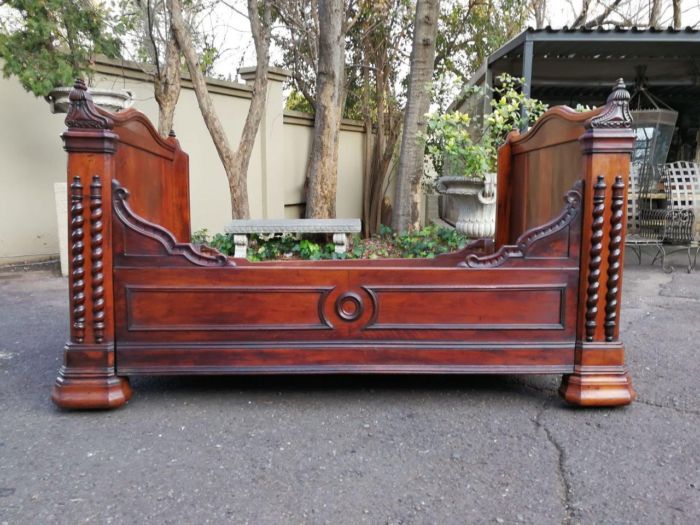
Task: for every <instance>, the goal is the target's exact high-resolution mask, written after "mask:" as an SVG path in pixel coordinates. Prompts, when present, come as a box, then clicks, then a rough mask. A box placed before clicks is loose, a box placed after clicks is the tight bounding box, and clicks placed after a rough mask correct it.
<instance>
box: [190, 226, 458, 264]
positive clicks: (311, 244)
mask: <svg viewBox="0 0 700 525" xmlns="http://www.w3.org/2000/svg"><path fill="white" fill-rule="evenodd" d="M192 242H193V243H195V244H206V245H208V246H210V247H212V248H215V249H217V250H219V251H220V252H221V253H223V254H225V255H233V253H234V243H233V235H231V234H221V233H218V234H216V235H214V236H213V237H210V235H209V232H208V231H207V230H206V229H204V230H198V231H196V232H195V233H194V234H193V235H192ZM466 243H467V238H466V237H465V236H464V235H462V234H461V233H459V232H457V231H456V230H453V229H450V228H442V227H438V226H427V227H425V228H423V229H422V230H419V231H415V232H410V233H402V234H397V233H395V232H394V231H392V230H391V228H388V227H386V226H382V227H381V228H380V232H379V235H376V236H375V237H372V238H370V239H362V238H360V236H358V235H356V236H353V237H352V239H351V241H350V248H349V249H348V251H347V252H346V253H335V245H334V244H333V243H330V242H323V241H320V242H316V241H315V240H312V239H306V238H305V239H299V238H297V237H296V236H294V235H276V236H266V235H250V236H249V239H248V260H250V261H270V260H284V259H304V260H312V261H317V260H325V259H382V258H387V257H395V258H407V259H415V258H433V257H435V256H436V255H440V254H442V253H448V252H452V251H455V250H458V249H460V248H463V247H464V246H465V245H466Z"/></svg>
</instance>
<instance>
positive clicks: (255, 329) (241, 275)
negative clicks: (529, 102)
mask: <svg viewBox="0 0 700 525" xmlns="http://www.w3.org/2000/svg"><path fill="white" fill-rule="evenodd" d="M625 95H626V96H627V99H628V98H629V95H628V94H627V92H626V91H624V87H623V86H617V88H616V89H615V91H614V92H613V95H611V99H610V101H609V103H608V105H607V106H605V107H604V108H601V109H599V110H596V111H594V112H591V113H588V114H580V113H575V112H572V111H570V110H566V109H558V108H557V109H554V110H552V111H550V112H548V113H547V114H546V115H545V116H544V117H543V118H542V119H541V121H540V122H539V123H538V124H537V125H536V126H535V127H534V128H533V129H532V130H531V131H530V132H529V133H527V134H525V135H523V136H515V135H514V136H512V137H511V139H510V140H509V142H508V144H507V145H506V146H505V147H504V148H502V149H501V151H500V153H499V155H500V156H499V165H500V171H499V184H502V185H503V186H502V187H503V188H504V190H503V191H502V192H501V191H500V187H499V208H498V223H497V242H496V243H495V244H494V243H493V242H489V241H485V240H479V241H476V242H474V243H472V244H471V245H470V246H468V247H467V248H465V249H463V250H461V251H459V252H455V253H451V254H447V255H444V256H440V257H436V258H435V259H426V260H376V261H374V260H373V261H368V260H364V261H357V260H354V261H277V262H265V263H251V262H248V261H246V260H244V259H233V258H227V257H225V256H223V255H221V254H219V253H218V252H216V251H214V250H211V249H202V250H199V249H197V248H195V247H194V246H192V245H190V244H188V243H187V242H185V241H186V240H187V237H188V235H189V212H185V211H183V210H185V209H186V208H187V207H188V206H187V194H186V191H185V188H186V185H187V181H186V178H187V163H186V159H187V157H186V155H185V154H184V153H182V151H181V150H180V149H179V145H177V142H176V141H174V139H169V140H168V141H162V140H160V139H157V136H156V135H155V131H154V130H153V127H152V126H151V125H150V123H148V121H146V120H145V118H144V117H143V116H142V115H141V114H139V113H137V112H134V111H130V112H125V113H124V114H123V115H122V114H120V115H119V116H116V115H110V114H108V113H105V112H103V111H99V110H96V109H95V108H94V106H92V104H91V101H90V99H89V94H88V93H87V92H86V91H85V89H84V86H83V85H82V84H80V83H79V84H76V89H75V90H74V91H73V93H72V94H71V97H72V99H71V100H72V101H73V106H72V108H71V113H69V118H68V119H67V122H68V124H69V129H68V131H66V133H65V134H64V141H65V144H66V149H67V150H68V152H69V162H68V173H69V177H70V178H71V180H72V181H73V185H72V191H71V203H72V205H71V210H70V216H71V239H72V247H71V255H72V258H71V283H70V284H71V286H70V290H71V304H72V309H71V341H70V342H69V344H68V346H67V347H66V352H65V355H66V359H65V365H64V367H63V368H62V369H61V372H60V374H59V379H58V380H57V384H56V386H55V388H54V396H53V399H54V401H55V402H56V403H57V404H58V405H59V406H62V407H68V408H109V407H113V406H118V405H120V404H123V403H125V402H126V401H127V400H128V398H129V396H130V395H131V391H130V389H129V387H128V381H127V380H126V379H125V377H126V376H131V375H136V374H269V373H285V374H287V373H301V374H309V373H558V374H565V378H564V381H563V383H562V389H561V392H562V395H563V396H564V398H565V399H566V400H567V401H569V402H571V403H574V404H580V405H618V404H626V403H629V402H630V401H631V400H632V399H633V396H634V394H633V391H632V389H631V386H630V384H629V379H628V377H627V375H626V373H625V370H624V350H623V348H622V345H621V343H620V342H619V323H618V320H619V294H620V291H621V284H622V281H621V278H622V271H621V268H622V266H621V265H622V257H623V253H622V250H623V243H622V242H621V240H622V238H624V228H625V224H624V221H625V217H624V214H623V213H621V210H622V209H624V199H625V197H626V196H625V192H626V189H625V188H626V180H627V175H628V169H629V154H630V151H631V147H632V141H633V136H632V133H631V130H630V129H629V122H628V121H626V120H625V118H626V116H625V114H624V112H622V113H620V112H621V111H622V110H621V109H620V107H618V106H619V105H620V104H622V105H625V104H626V100H627V99H625V98H624V96H625ZM579 142H580V144H579ZM572 145H575V146H576V148H574V147H573V146H572ZM566 159H569V160H568V162H567V160H566ZM598 177H602V178H600V179H599V178H598ZM125 181H127V182H125ZM183 181H184V182H183ZM596 184H597V185H598V189H597V193H596V189H595V188H594V185H596ZM550 187H551V188H554V191H555V192H558V193H556V194H555V193H550V192H548V191H543V188H550ZM562 188H563V189H562ZM560 189H561V191H559V190H560ZM562 195H563V196H564V198H563V199H562ZM499 240H500V241H501V242H498V241H499Z"/></svg>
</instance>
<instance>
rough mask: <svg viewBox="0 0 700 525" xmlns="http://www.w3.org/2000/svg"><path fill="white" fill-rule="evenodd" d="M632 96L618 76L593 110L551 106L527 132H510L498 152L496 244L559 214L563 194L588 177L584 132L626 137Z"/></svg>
mask: <svg viewBox="0 0 700 525" xmlns="http://www.w3.org/2000/svg"><path fill="white" fill-rule="evenodd" d="M629 99H630V94H629V93H628V92H627V90H626V89H625V84H624V82H623V80H622V79H618V80H617V82H616V83H615V85H614V87H613V91H612V93H611V94H610V96H608V98H607V101H606V103H605V105H603V106H601V107H599V108H596V109H593V110H591V111H576V110H574V109H571V108H570V107H567V106H557V107H553V108H551V109H549V110H548V111H547V112H546V113H544V114H543V115H542V116H541V117H540V118H539V119H538V120H537V122H536V123H535V124H534V125H533V126H532V128H530V129H529V130H528V131H527V132H525V133H522V134H521V133H519V132H517V131H514V132H512V133H510V134H509V135H508V137H507V138H506V141H505V143H504V144H503V145H502V146H501V147H500V148H499V154H498V182H497V199H498V206H497V211H496V214H497V217H496V221H497V222H496V245H497V246H500V245H502V244H509V243H512V242H514V241H515V240H516V239H517V238H518V236H519V235H521V234H522V233H523V232H524V231H526V230H528V229H531V228H533V227H536V226H538V225H540V224H543V223H545V222H547V221H549V220H551V219H552V218H553V217H555V216H556V215H557V213H558V212H559V209H560V207H561V204H560V203H561V196H562V195H564V194H565V193H566V192H567V191H568V190H569V189H571V188H572V187H573V185H574V184H575V183H576V182H577V181H578V180H581V179H582V178H583V177H584V169H583V160H582V159H583V154H584V147H585V144H583V143H582V141H581V139H582V138H585V137H588V136H591V135H596V134H599V133H602V134H606V135H609V134H613V135H616V134H619V135H620V136H622V135H624V138H625V141H627V140H628V138H629V137H628V134H629V133H630V130H629V128H630V126H631V118H630V116H629V107H628V105H629ZM621 129H622V133H620V130H621ZM584 142H585V141H584ZM611 144H612V143H611ZM625 144H627V142H625ZM610 147H612V148H613V149H614V147H615V145H614V144H612V146H610ZM625 147H627V146H625ZM613 149H610V151H611V152H612V151H613Z"/></svg>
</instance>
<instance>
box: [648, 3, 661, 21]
mask: <svg viewBox="0 0 700 525" xmlns="http://www.w3.org/2000/svg"><path fill="white" fill-rule="evenodd" d="M660 17H661V0H652V2H651V10H650V11H649V27H656V26H658V25H659V18H660Z"/></svg>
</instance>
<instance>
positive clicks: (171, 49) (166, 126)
mask: <svg viewBox="0 0 700 525" xmlns="http://www.w3.org/2000/svg"><path fill="white" fill-rule="evenodd" d="M171 33H172V32H171ZM153 94H154V95H155V98H156V102H157V103H158V133H160V135H161V136H162V137H166V136H167V135H168V133H170V132H171V131H172V129H173V119H174V118H175V107H176V106H177V101H178V99H179V98H180V48H179V47H178V45H177V40H175V36H174V35H173V34H171V35H170V38H169V39H168V43H167V47H166V48H165V64H163V67H162V68H160V71H159V72H158V73H157V74H156V75H155V77H154V79H153Z"/></svg>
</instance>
